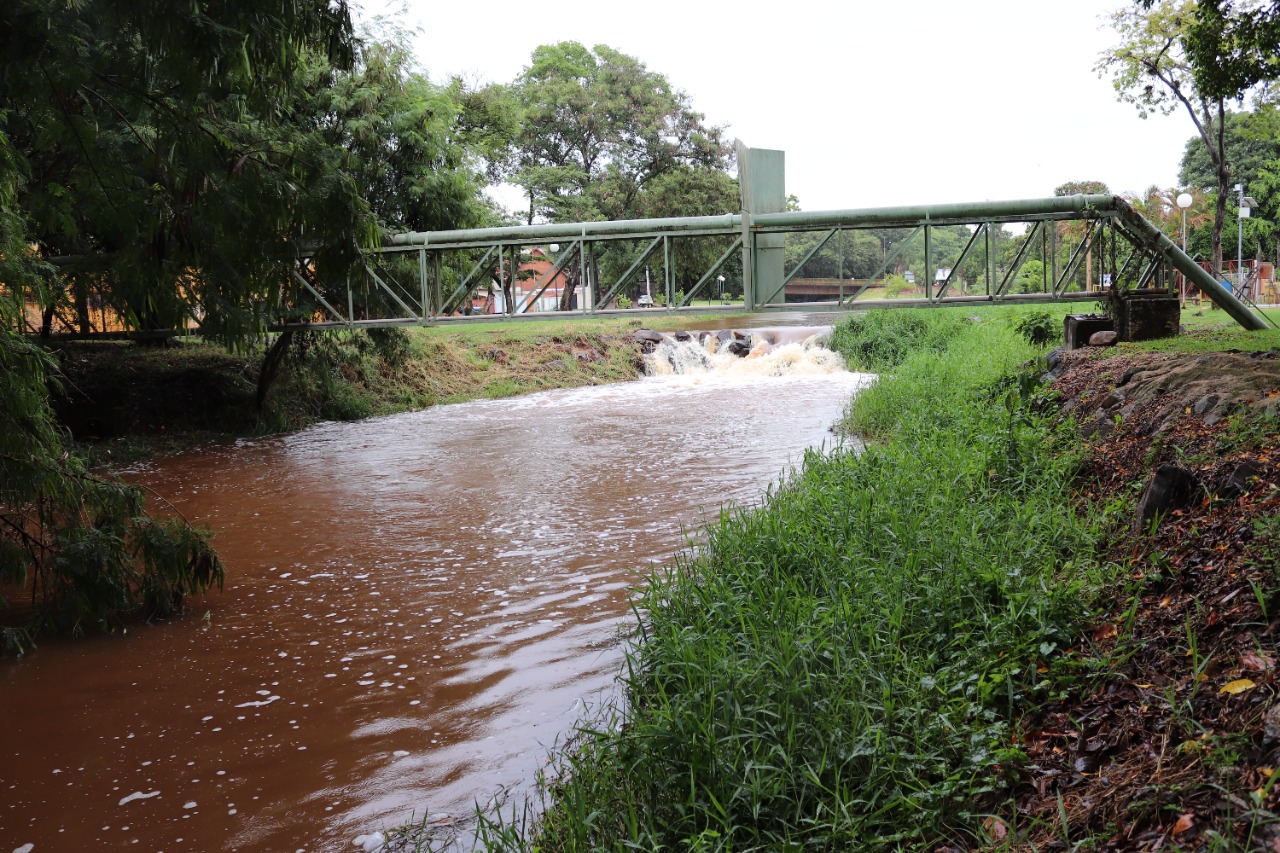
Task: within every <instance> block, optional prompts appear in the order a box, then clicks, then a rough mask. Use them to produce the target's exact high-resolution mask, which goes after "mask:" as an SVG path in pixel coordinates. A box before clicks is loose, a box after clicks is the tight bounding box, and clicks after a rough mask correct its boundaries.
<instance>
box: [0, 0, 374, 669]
mask: <svg viewBox="0 0 1280 853" xmlns="http://www.w3.org/2000/svg"><path fill="white" fill-rule="evenodd" d="M354 50H355V41H354V38H353V34H352V27H351V21H350V16H349V13H348V10H347V6H346V2H345V0H218V2H211V0H202V2H196V3H190V2H188V3H178V2H174V0H161V2H156V0H112V2H107V0H78V2H74V3H52V4H51V3H46V2H39V0H10V2H8V3H7V4H5V5H4V6H3V7H0V283H2V284H3V291H4V293H3V296H4V298H3V299H2V300H0V584H4V585H13V584H16V585H23V584H25V585H26V589H27V593H26V594H27V595H28V596H29V599H28V600H27V601H26V602H25V604H26V606H27V610H26V612H25V618H24V619H22V620H21V621H20V622H18V623H13V622H8V623H5V624H4V625H2V626H0V628H2V629H3V633H4V637H5V639H6V640H8V641H10V642H14V641H17V644H19V645H21V643H22V642H23V641H25V640H29V639H30V638H31V637H32V636H34V635H36V634H38V633H39V631H40V630H42V629H45V628H62V629H66V630H70V631H73V632H74V631H80V630H84V629H86V628H89V627H94V626H98V627H104V628H111V627H114V626H116V625H119V624H120V623H121V622H122V621H123V620H125V619H128V618H131V617H133V616H136V615H139V614H141V615H145V616H150V615H163V614H166V613H170V612H173V611H174V610H175V609H177V608H179V607H180V606H181V604H182V599H183V597H184V596H185V595H187V594H190V593H193V592H199V591H201V590H203V589H206V588H207V587H209V586H210V585H213V584H217V583H219V582H220V581H221V578H222V571H223V570H222V566H221V563H220V562H218V559H217V557H216V555H215V554H214V553H213V551H212V550H211V549H210V547H209V542H208V538H207V536H206V535H205V534H203V533H201V532H200V531H197V530H195V529H193V528H192V527H191V526H190V525H188V524H186V523H185V522H184V521H183V520H182V519H181V518H178V519H176V520H163V519H158V518H155V517H153V516H150V515H147V514H146V513H144V512H143V496H142V493H141V491H139V490H138V489H136V488H133V487H129V486H127V485H124V484H122V483H119V482H115V481H112V480H108V479H102V478H98V477H96V476H93V475H91V474H90V473H88V472H86V471H85V470H84V468H83V466H82V465H81V464H80V463H79V462H78V461H77V460H76V458H75V457H74V456H72V455H71V454H69V453H68V452H67V451H66V449H65V447H64V445H63V438H62V435H61V432H60V431H59V430H58V429H57V428H56V426H55V424H54V421H53V418H52V415H51V412H50V409H49V402H48V384H49V383H50V382H52V381H55V377H54V366H53V363H52V360H51V359H50V358H49V356H48V355H47V354H46V353H44V352H43V351H42V350H40V349H39V348H37V347H36V346H34V345H33V344H32V343H31V342H30V341H28V340H26V339H25V338H23V337H22V336H20V335H19V334H17V333H16V332H15V331H14V329H15V328H16V325H17V322H18V321H17V317H18V316H19V312H20V311H21V310H22V300H23V297H24V295H26V294H29V293H33V292H34V293H40V294H41V295H42V298H50V297H49V294H53V293H56V292H57V291H59V290H61V289H64V288H67V287H68V286H69V288H70V289H71V290H73V291H75V290H81V289H82V288H83V287H84V286H85V285H86V284H87V283H88V282H90V281H92V282H93V283H94V284H95V285H97V286H99V287H100V288H101V289H102V290H103V291H104V292H106V293H107V294H108V296H109V298H110V299H112V300H113V301H114V302H115V304H116V305H117V307H119V308H120V309H121V310H123V311H126V312H128V313H129V314H131V315H132V317H133V319H134V322H135V324H136V325H137V326H140V327H144V328H145V327H154V326H163V325H168V324H170V323H172V322H173V321H175V320H177V319H179V318H181V316H182V315H183V314H186V313H196V314H198V316H200V318H201V321H202V324H203V325H204V326H205V327H206V329H207V330H208V331H210V332H212V333H215V334H218V335H221V336H223V337H224V338H227V339H229V340H235V339H237V338H238V337H241V336H243V335H244V334H245V333H246V332H247V331H249V330H251V329H252V327H253V305H254V303H256V302H259V301H267V302H272V301H277V302H278V301H279V300H280V299H281V298H282V297H281V294H282V287H281V284H282V275H281V266H282V265H287V264H288V263H290V262H291V261H292V260H293V259H294V258H295V257H296V253H297V251H298V249H299V246H300V245H301V244H303V243H306V244H307V248H308V250H309V251H310V252H312V256H313V257H315V258H317V262H318V263H328V262H333V263H334V264H343V263H349V262H350V260H351V259H353V258H354V257H355V255H356V250H357V247H358V245H359V244H360V243H361V242H370V241H372V240H373V239H376V236H377V232H376V227H375V226H376V220H375V219H374V217H373V216H372V215H371V214H370V212H369V210H368V208H367V206H366V205H364V204H363V202H362V201H361V199H360V198H359V196H358V194H357V193H356V192H355V191H354V188H355V185H354V183H353V182H352V180H351V179H350V177H349V176H348V175H346V174H344V173H343V172H342V171H341V169H339V168H336V167H337V166H339V165H340V163H339V161H338V156H339V155H340V151H337V150H335V149H334V146H332V145H328V144H327V143H325V142H324V140H323V139H322V138H320V137H318V136H317V135H315V134H308V133H306V132H305V130H304V129H302V128H299V127H296V126H295V125H294V124H293V123H291V122H290V121H289V118H290V114H289V110H290V109H291V108H292V107H293V106H294V105H296V103H297V95H298V93H299V85H300V80H301V79H302V78H301V77H300V74H299V71H300V68H301V67H302V66H303V65H304V64H305V63H304V60H305V58H306V57H307V56H310V55H315V54H319V55H322V56H324V57H326V59H327V61H328V62H329V63H330V64H331V65H332V66H333V67H335V68H342V67H347V66H349V65H350V63H351V61H352V59H353V56H354ZM33 245H34V246H35V247H36V249H35V250H34V251H33V250H32V249H31V248H30V247H31V246H33Z"/></svg>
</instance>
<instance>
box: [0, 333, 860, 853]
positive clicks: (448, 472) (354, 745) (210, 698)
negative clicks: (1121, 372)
mask: <svg viewBox="0 0 1280 853" xmlns="http://www.w3.org/2000/svg"><path fill="white" fill-rule="evenodd" d="M788 353H789V355H788ZM734 362H735V363H734V365H733V367H732V369H729V370H724V369H719V370H715V371H713V372H710V373H701V374H679V375H671V376H661V377H651V378H646V379H643V380H640V381H637V382H632V383H623V384H619V385H610V386H601V387H593V388H583V389H576V390H569V391H556V392H550V393H542V394H535V395H532V396H528V397H523V398H517V399H509V400H500V401H484V402H476V403H465V404H458V405H452V406H442V407H437V408H433V409H429V410H426V411H422V412H415V413H410V414H403V415H396V416H392V417H386V418H379V419H374V420H369V421H363V422H359V423H344V424H322V425H319V426H316V427H314V428H312V429H308V430H305V431H303V432H300V433H297V434H294V435H289V436H284V437H275V438H267V439H260V440H252V441H241V442H238V443H235V444H232V445H226V446H216V447H210V448H206V449H202V450H199V451H195V452H191V453H186V454H182V455H178V456H174V457H170V458H165V459H162V460H159V461H156V462H153V463H150V464H147V465H145V466H141V467H139V468H137V469H134V470H132V471H131V472H129V476H131V477H132V478H133V479H135V480H136V481H138V482H141V483H144V484H145V485H147V486H148V487H150V488H151V489H154V490H155V491H156V492H157V493H159V494H161V495H163V496H165V497H166V498H167V499H168V500H169V501H171V502H172V503H173V504H174V505H175V506H176V507H178V508H179V509H180V510H181V511H182V512H183V513H184V514H185V515H186V516H187V517H188V518H190V519H191V520H193V521H195V522H197V523H199V524H202V525H206V526H208V527H210V528H212V529H213V530H214V531H216V534H217V535H216V540H215V543H216V545H217V547H218V549H219V551H220V553H221V554H222V556H223V558H224V560H225V561H226V563H227V566H228V581H227V586H226V589H225V590H224V591H223V592H221V593H215V594H212V595H209V596H206V597H204V598H203V599H200V600H197V601H194V602H192V604H191V607H190V615H189V616H188V617H186V618H183V619H178V620H173V621H170V622H168V623H165V624H159V625H141V626H137V627H134V628H131V629H130V630H129V631H128V632H127V634H125V635H123V636H113V637H91V638H87V639H83V640H80V641H76V642H49V643H45V644H43V645H42V646H41V647H40V648H39V649H38V650H37V651H36V652H34V653H32V654H30V655H28V656H26V657H25V658H21V659H18V660H6V661H3V662H0V691H2V694H3V702H0V851H2V853H8V851H10V850H15V849H19V848H23V847H24V846H26V845H33V846H31V847H29V848H27V849H30V850H33V851H37V853H40V851H65V850H76V851H80V850H117V849H119V850H125V849H127V850H148V851H153V850H208V851H223V850H254V851H275V850H281V851H294V850H308V851H310V850H338V849H351V841H352V839H353V838H354V837H355V836H357V835H360V834H362V833H365V832H369V831H371V830H373V829H377V828H382V827H386V826H390V825H394V824H397V823H400V822H403V821H406V820H409V819H410V818H414V817H416V818H420V817H421V816H422V815H423V814H431V815H434V816H437V817H438V818H439V819H441V820H446V819H445V818H443V817H440V816H442V815H452V816H453V817H455V818H457V817H464V816H466V815H467V814H469V813H470V812H471V811H472V810H473V807H474V804H475V803H477V802H479V803H481V804H484V803H488V802H490V801H491V800H492V799H493V798H494V797H497V796H500V795H502V796H512V797H519V796H521V795H522V794H524V793H526V792H527V791H528V790H529V786H530V784H531V783H532V780H533V778H534V775H535V773H536V771H537V770H538V769H539V768H540V767H542V766H543V765H544V763H545V760H546V756H547V752H548V750H549V749H550V748H551V747H552V746H553V745H554V744H555V742H556V740H557V738H558V737H561V736H563V735H564V733H565V732H567V731H568V730H569V729H570V728H571V727H572V725H573V723H574V721H575V720H577V719H579V718H580V717H581V716H582V715H583V713H584V711H585V710H588V709H591V708H596V707H599V705H600V704H601V703H602V702H603V701H605V700H606V699H607V698H608V696H609V694H610V691H611V690H612V689H613V685H614V682H615V678H616V675H617V673H618V671H619V667H620V664H621V661H622V658H623V646H622V641H621V640H620V639H619V636H620V634H621V629H622V628H624V627H626V626H627V625H629V624H631V620H632V619H633V617H632V616H631V615H630V612H629V610H628V606H629V604H628V602H629V589H631V588H633V587H634V586H635V585H636V584H638V583H640V582H641V581H642V578H643V573H644V570H645V569H646V567H648V566H649V565H651V564H653V563H657V562H663V561H666V560H668V559H669V558H670V557H671V555H672V554H673V553H675V552H676V551H677V550H679V549H680V548H681V547H683V546H684V544H685V543H686V541H687V539H686V536H687V535H688V533H689V532H690V531H692V530H693V529H695V528H696V526H697V525H698V523H699V521H700V520H701V519H703V518H704V517H707V514H708V513H710V514H711V515H712V516H714V514H715V513H717V512H718V511H719V508H720V507H721V506H722V505H724V504H726V503H728V504H738V505H744V504H752V503H754V502H757V501H758V500H759V499H760V497H761V496H762V494H763V493H764V490H765V488H766V487H767V485H768V484H769V483H770V482H773V481H775V480H776V479H777V478H778V477H779V476H780V475H781V474H783V473H784V472H785V471H786V470H787V469H788V467H789V466H791V465H793V464H794V463H797V462H798V461H799V459H800V457H801V455H802V452H803V450H804V449H805V448H807V447H817V446H820V445H823V444H826V445H828V446H829V445H830V444H831V443H832V436H831V434H830V433H829V427H830V425H831V424H832V423H833V422H834V421H835V420H836V419H837V418H838V417H839V415H840V413H841V411H842V409H843V407H844V406H845V404H846V403H847V401H848V399H849V398H850V396H852V394H853V393H855V391H856V389H857V388H858V387H859V383H860V378H859V377H857V376H855V375H852V374H849V373H847V372H844V371H843V370H838V369H832V367H831V365H830V363H829V362H828V361H825V360H823V359H820V358H819V359H816V360H815V358H814V357H813V354H812V352H810V353H801V352H798V351H797V347H796V345H794V344H793V345H791V346H788V347H782V348H780V349H779V350H777V351H775V352H774V353H771V354H770V355H767V356H763V357H760V358H752V359H749V360H734ZM722 367H723V366H722Z"/></svg>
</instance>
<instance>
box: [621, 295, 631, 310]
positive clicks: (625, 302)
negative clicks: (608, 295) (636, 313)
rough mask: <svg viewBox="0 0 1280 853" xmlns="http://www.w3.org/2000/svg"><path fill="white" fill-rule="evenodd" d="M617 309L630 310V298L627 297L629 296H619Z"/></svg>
mask: <svg viewBox="0 0 1280 853" xmlns="http://www.w3.org/2000/svg"><path fill="white" fill-rule="evenodd" d="M618 307H619V308H623V309H626V308H630V307H631V297H629V296H619V297H618Z"/></svg>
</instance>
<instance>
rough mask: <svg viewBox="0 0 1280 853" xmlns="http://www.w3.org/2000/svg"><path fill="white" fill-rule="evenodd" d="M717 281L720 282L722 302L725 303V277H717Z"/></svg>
mask: <svg viewBox="0 0 1280 853" xmlns="http://www.w3.org/2000/svg"><path fill="white" fill-rule="evenodd" d="M716 281H718V282H720V301H721V302H724V276H723V275H718V276H716Z"/></svg>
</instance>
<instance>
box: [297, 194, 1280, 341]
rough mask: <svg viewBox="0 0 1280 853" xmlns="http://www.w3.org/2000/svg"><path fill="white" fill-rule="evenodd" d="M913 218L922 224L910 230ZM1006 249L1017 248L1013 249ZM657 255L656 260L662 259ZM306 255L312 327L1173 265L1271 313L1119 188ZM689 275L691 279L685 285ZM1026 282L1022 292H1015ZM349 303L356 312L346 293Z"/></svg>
mask: <svg viewBox="0 0 1280 853" xmlns="http://www.w3.org/2000/svg"><path fill="white" fill-rule="evenodd" d="M1011 225H1013V226H1016V227H1018V228H1021V229H1022V233H1021V234H1019V235H1017V236H1015V237H1012V238H1011V237H1009V236H1008V234H1009V232H1007V231H1005V230H1003V229H1004V228H1006V227H1007V226H1011ZM938 229H950V231H951V234H950V235H949V236H950V237H951V238H952V242H953V243H954V240H955V238H956V235H957V234H959V235H960V236H961V237H962V238H963V239H965V241H966V242H965V243H964V248H963V250H961V251H959V252H958V253H957V254H955V256H954V257H951V256H944V255H946V254H947V253H946V252H943V251H941V250H939V248H938V247H939V245H940V241H939V240H938V239H937V237H938V236H939V233H938ZM958 229H967V230H958ZM807 232H825V234H823V235H819V239H818V240H817V241H816V242H815V244H814V245H812V246H810V247H806V249H799V250H798V251H797V252H795V254H796V255H797V256H798V260H797V261H795V262H794V264H793V265H792V268H791V269H790V270H787V269H786V268H785V265H784V268H783V269H782V270H781V271H778V270H777V269H776V264H763V265H762V264H759V263H756V261H757V255H758V253H759V252H761V251H766V250H768V251H776V247H777V244H778V241H779V239H780V238H781V239H782V240H796V241H800V240H802V239H804V236H803V235H806V233H807ZM885 232H891V233H892V234H893V235H894V236H895V237H896V239H895V241H894V243H893V246H892V251H890V248H891V247H890V246H889V244H888V238H883V237H882V239H881V250H882V252H881V253H882V255H883V258H882V260H883V263H882V265H881V268H880V271H879V273H877V275H876V276H875V277H874V278H873V279H870V280H861V281H855V280H852V279H849V280H848V288H847V290H846V287H845V281H846V279H845V278H844V270H843V260H841V261H840V263H841V268H840V275H839V277H838V279H837V281H838V286H830V287H829V289H831V290H832V292H831V293H830V294H829V295H830V296H831V297H833V298H828V299H820V300H818V301H805V302H797V301H794V296H795V294H794V293H793V294H792V296H793V300H792V301H788V287H798V285H796V284H795V283H796V282H797V281H798V280H799V279H800V278H801V277H802V273H803V272H804V270H805V267H806V265H807V264H809V263H810V262H811V260H812V259H813V258H814V256H815V255H817V254H818V252H819V250H821V249H822V248H823V246H824V245H825V244H827V243H828V242H829V241H831V240H832V239H833V238H834V237H835V236H837V235H840V234H844V233H848V234H851V235H857V234H859V233H871V234H873V235H876V236H880V235H883V234H884V233H885ZM904 232H909V234H908V235H907V236H905V237H903V236H902V235H903V233H904ZM1010 239H1013V240H1019V241H1020V245H1019V246H1017V248H1016V250H1013V249H1012V247H1008V246H1001V245H998V243H999V242H1000V241H1003V242H1005V243H1007V242H1008V241H1009V240H1010ZM1002 249H1009V251H1006V253H1005V256H1006V257H1007V258H1009V260H1006V261H1005V262H1004V263H1003V264H1002V263H1001V260H1000V259H1001V254H1000V252H1001V250H1002ZM952 251H954V250H952ZM908 255H910V256H911V257H914V258H916V259H917V262H919V259H921V258H922V259H923V267H924V269H923V271H922V272H923V273H924V275H923V279H924V280H923V281H922V282H920V283H919V287H918V290H919V293H918V294H917V295H915V296H913V297H912V298H899V299H887V298H868V297H869V296H870V295H871V294H870V293H869V291H870V290H871V289H872V288H875V287H881V286H883V283H884V281H885V280H886V276H887V274H888V273H889V272H890V271H891V270H898V271H902V267H903V266H904V260H905V258H906V257H907V256H908ZM842 257H843V256H842ZM1030 260H1039V261H1040V274H1039V279H1038V280H1035V281H1032V280H1030V279H1029V278H1028V276H1027V275H1026V274H1025V273H1026V271H1027V270H1028V269H1032V268H1031V267H1027V266H1025V265H1026V264H1027V263H1028V261H1030ZM654 267H656V268H657V272H658V273H659V275H657V276H652V275H651V274H650V273H651V269H652V268H654ZM935 269H936V271H937V272H936V274H935V273H934V270H935ZM308 270H309V265H308V259H306V258H302V259H299V265H298V270H297V271H295V274H294V278H295V279H296V281H298V282H300V283H301V284H302V285H305V287H302V288H300V289H299V291H298V294H297V300H298V303H299V305H300V306H302V307H303V310H302V311H301V312H300V313H302V314H304V315H305V312H306V310H307V309H310V310H312V311H313V313H312V315H311V318H312V322H309V323H301V324H297V325H299V326H306V327H308V328H324V327H345V328H355V327H377V326H398V325H436V324H441V323H449V322H475V321H483V320H494V319H536V318H547V317H551V316H566V315H569V316H572V315H620V314H625V315H626V316H637V312H639V315H640V316H643V315H644V314H651V313H668V312H681V313H687V312H699V311H703V312H705V311H717V312H720V311H726V310H741V311H751V312H769V311H783V310H791V311H793V310H805V311H848V310H851V309H855V308H857V309H861V308H872V307H910V306H921V305H924V306H943V305H971V304H975V303H979V304H980V303H1005V302H1012V303H1018V302H1032V303H1035V302H1068V301H1070V302H1075V301H1088V300H1091V299H1098V298H1102V297H1104V296H1106V295H1108V294H1109V293H1110V292H1111V291H1113V290H1117V289H1130V288H1135V287H1157V288H1168V289H1170V290H1172V289H1173V288H1174V285H1175V274H1181V275H1183V276H1185V277H1186V279H1187V281H1188V282H1190V283H1192V284H1194V285H1196V286H1197V287H1199V288H1200V290H1201V291H1202V292H1203V293H1204V294H1205V295H1207V296H1208V297H1209V298H1210V299H1211V300H1213V301H1214V302H1215V303H1217V304H1218V305H1219V306H1220V307H1222V308H1223V309H1225V310H1226V311H1227V312H1228V313H1229V314H1230V315H1231V316H1232V317H1233V318H1234V319H1235V320H1236V321H1237V322H1239V323H1240V324H1241V325H1242V326H1244V327H1245V328H1251V329H1255V328H1265V323H1264V321H1263V319H1262V318H1261V317H1260V316H1259V315H1258V314H1256V313H1255V312H1254V311H1252V310H1251V309H1250V308H1249V307H1248V306H1247V305H1245V304H1244V303H1243V302H1241V301H1240V300H1238V299H1237V298H1236V297H1235V296H1234V294H1233V293H1232V292H1231V291H1230V290H1229V289H1227V288H1225V287H1223V286H1222V285H1220V284H1219V283H1218V282H1217V281H1216V280H1215V279H1214V278H1213V276H1211V275H1209V274H1208V273H1207V272H1205V271H1204V270H1202V269H1201V268H1200V267H1199V265H1197V264H1196V263H1195V262H1194V261H1192V260H1191V258H1190V257H1188V256H1187V255H1186V254H1185V253H1184V252H1182V251H1181V250H1180V249H1179V248H1178V247H1177V246H1176V245H1175V244H1174V243H1173V242H1172V241H1171V240H1170V239H1169V238H1168V237H1167V236H1165V235H1164V234H1163V233H1161V232H1160V230H1159V229H1158V228H1156V227H1155V226H1154V225H1152V224H1151V223H1150V222H1148V221H1147V220H1146V219H1144V218H1143V217H1142V216H1141V215H1140V214H1139V213H1138V212H1137V211H1135V210H1134V209H1133V207H1131V206H1130V205H1129V204H1128V203H1127V202H1125V201H1124V199H1122V198H1119V197H1118V196H1110V195H1074V196H1062V197H1054V198H1045V199H1023V200H1014V201H997V202H990V201H987V202H980V203H973V204H943V205H919V206H912V207H890V208H870V209H861V210H857V209H855V210H833V211H816V212H808V211H789V212H784V213H756V214H752V213H750V212H747V211H744V212H742V213H738V214H727V215H723V216H700V217H684V218H670V219H640V220H621V221H611V222H581V223H570V224H545V225H530V226H510V227H501V228H482V229H473V230H460V231H435V232H409V233H404V234H395V235H390V236H388V237H387V238H386V239H385V240H384V243H383V245H382V246H381V247H380V248H379V249H377V250H376V251H373V252H370V253H368V254H367V255H366V257H365V273H366V274H365V275H364V276H363V278H362V280H361V277H357V278H356V279H355V280H351V281H347V282H343V283H341V284H330V285H325V284H324V283H322V282H319V281H317V279H316V277H315V276H314V275H311V274H308ZM642 270H643V271H644V282H645V291H644V293H645V295H648V296H649V297H650V298H651V301H650V304H651V305H659V306H661V307H641V308H630V309H624V308H621V307H620V304H619V302H620V300H619V299H618V297H619V296H620V295H623V294H626V293H628V292H631V293H637V291H638V288H639V281H640V278H641V277H640V272H641V271H642ZM962 270H963V272H964V274H965V275H964V278H963V279H962V278H961V277H960V274H961V272H962ZM299 271H300V272H301V274H299ZM726 278H727V279H728V280H729V281H730V285H731V288H732V289H733V290H738V289H740V290H741V292H742V294H743V299H742V301H741V303H737V304H735V305H723V304H721V305H714V304H713V305H709V306H693V305H691V304H690V303H691V301H692V300H693V298H694V296H695V295H696V294H697V293H698V292H700V291H701V290H703V289H704V288H705V287H706V286H707V285H708V284H709V283H710V282H711V281H713V280H717V279H719V280H721V283H722V287H723V280H724V279H726ZM681 281H686V282H688V284H689V292H688V293H685V292H684V290H685V289H684V288H683V287H681V286H680V282H681ZM809 281H810V284H809V285H808V287H809V288H810V289H812V288H813V287H814V285H813V284H812V280H809ZM962 281H963V282H964V285H963V286H961V282H962ZM1015 282H1016V283H1018V290H1019V291H1020V292H1016V293H1015V292H1012V291H1013V290H1014V284H1015ZM566 291H569V295H567V296H566ZM446 293H447V294H449V296H448V297H447V298H442V295H443V294H446ZM639 295H640V294H638V293H637V296H639ZM636 301H637V302H641V303H643V301H644V300H639V299H637V300H636ZM344 303H345V306H346V307H347V311H346V312H345V313H342V312H340V311H339V310H338V309H336V308H335V307H334V306H336V305H343V304H344ZM622 304H625V303H622ZM566 306H567V307H566Z"/></svg>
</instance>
